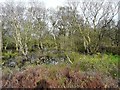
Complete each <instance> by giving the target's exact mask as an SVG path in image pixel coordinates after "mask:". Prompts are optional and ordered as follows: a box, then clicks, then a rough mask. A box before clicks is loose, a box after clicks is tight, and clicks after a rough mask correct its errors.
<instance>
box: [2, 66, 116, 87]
mask: <svg viewBox="0 0 120 90" xmlns="http://www.w3.org/2000/svg"><path fill="white" fill-rule="evenodd" d="M7 77H8V76H7ZM2 81H3V88H115V87H117V83H115V82H116V81H115V80H113V79H112V78H111V77H108V76H107V78H106V77H105V76H104V77H103V76H102V74H100V73H97V72H96V73H95V72H87V73H86V72H81V71H78V70H72V69H70V68H68V67H65V68H59V69H58V68H55V69H54V70H53V69H52V70H50V69H49V68H45V67H44V68H43V67H42V66H40V67H36V68H34V69H33V68H28V69H26V70H24V71H22V72H17V73H14V74H13V75H12V76H11V78H6V76H3V78H2Z"/></svg>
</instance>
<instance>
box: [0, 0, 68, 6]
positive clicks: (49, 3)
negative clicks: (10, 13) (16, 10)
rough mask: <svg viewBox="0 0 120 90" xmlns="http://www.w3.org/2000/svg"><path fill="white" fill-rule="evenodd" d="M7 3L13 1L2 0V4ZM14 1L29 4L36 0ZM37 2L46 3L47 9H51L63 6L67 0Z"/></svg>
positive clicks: (0, 0)
mask: <svg viewBox="0 0 120 90" xmlns="http://www.w3.org/2000/svg"><path fill="white" fill-rule="evenodd" d="M5 1H11V0H0V2H5ZM13 1H20V2H28V1H34V0H13ZM35 1H36V0H35ZM37 1H42V2H44V3H45V6H46V7H47V8H51V7H52V8H56V7H57V6H62V5H63V4H64V2H65V1H66V0H37Z"/></svg>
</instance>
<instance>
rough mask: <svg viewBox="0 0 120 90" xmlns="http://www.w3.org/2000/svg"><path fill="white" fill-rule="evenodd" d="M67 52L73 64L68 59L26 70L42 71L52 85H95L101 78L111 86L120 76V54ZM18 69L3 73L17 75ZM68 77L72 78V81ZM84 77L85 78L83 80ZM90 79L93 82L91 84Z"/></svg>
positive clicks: (29, 67) (4, 70) (43, 77)
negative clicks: (119, 69) (119, 71)
mask: <svg viewBox="0 0 120 90" xmlns="http://www.w3.org/2000/svg"><path fill="white" fill-rule="evenodd" d="M66 54H67V55H68V56H69V58H70V59H71V61H72V62H73V64H71V63H69V61H68V60H66V61H65V62H61V63H59V64H56V65H53V64H42V65H39V66H38V65H34V64H32V65H25V66H24V71H25V70H28V71H27V73H28V74H30V73H31V71H32V70H33V71H35V72H37V70H38V72H37V73H40V75H41V77H42V78H41V79H45V80H47V81H48V82H49V84H50V85H51V87H87V86H89V87H93V86H94V85H95V84H94V82H95V83H98V81H97V80H100V81H99V82H101V83H103V82H104V83H107V84H106V85H107V86H108V87H110V86H111V85H112V84H111V83H110V82H113V83H114V80H117V78H120V77H119V76H120V73H118V68H119V67H118V62H119V60H120V56H118V55H112V54H100V53H97V54H94V55H84V54H79V53H76V52H71V53H66ZM36 68H37V69H36ZM17 69H18V68H17V67H16V68H14V69H10V68H5V69H3V73H6V74H7V73H12V74H13V75H15V74H16V72H15V71H17ZM34 69H35V70H34ZM29 70H30V72H29ZM39 70H40V71H39ZM21 71H22V70H21ZM33 71H32V72H33ZM19 72H20V71H19ZM24 73H25V72H24ZM82 73H84V74H82ZM85 73H86V74H85ZM82 75H83V76H82ZM84 76H85V77H84ZM25 77H27V76H25ZM97 77H98V78H97ZM16 78H17V77H16ZM68 78H70V81H69V80H68ZM82 78H85V79H83V81H82ZM39 79H40V78H39ZM39 79H38V80H39ZM41 79H40V80H41ZM91 79H92V80H91ZM109 79H110V80H112V81H110V80H109ZM77 80H78V81H77ZM90 81H91V83H93V84H90ZM93 81H94V82H93ZM37 82H38V81H37ZM66 83H67V84H66ZM101 83H98V86H99V85H100V86H102V85H101ZM96 87H97V85H96Z"/></svg>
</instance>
